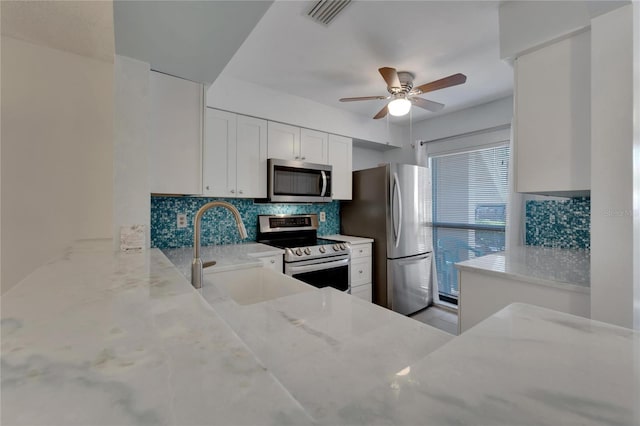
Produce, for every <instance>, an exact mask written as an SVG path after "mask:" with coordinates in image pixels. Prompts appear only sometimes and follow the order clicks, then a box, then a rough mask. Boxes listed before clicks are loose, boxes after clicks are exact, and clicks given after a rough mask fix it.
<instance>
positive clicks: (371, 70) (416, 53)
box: [223, 0, 513, 123]
mask: <svg viewBox="0 0 640 426" xmlns="http://www.w3.org/2000/svg"><path fill="white" fill-rule="evenodd" d="M313 4H315V2H313V1H276V2H275V3H273V5H272V6H271V8H269V10H268V11H267V12H266V13H265V15H264V16H263V17H262V19H261V20H260V22H259V23H258V24H257V25H256V27H255V28H254V30H253V31H252V33H251V34H250V35H249V37H248V38H247V39H246V41H245V42H244V44H243V45H242V46H241V48H240V49H239V50H238V51H237V52H236V54H235V55H234V56H233V58H232V59H231V61H230V62H229V63H228V64H227V66H226V68H225V69H224V71H223V74H227V73H228V74H229V75H232V76H234V77H236V78H238V79H241V80H245V81H249V82H252V83H256V84H259V85H263V86H266V87H269V88H271V89H275V90H279V91H282V92H286V93H289V94H292V95H296V96H300V97H303V98H307V99H311V100H314V101H317V102H320V103H322V104H326V105H330V106H333V107H336V108H341V109H344V110H346V111H350V112H354V113H359V114H363V115H366V116H368V117H373V116H374V115H375V114H376V112H378V111H379V110H380V109H381V108H382V107H383V106H384V105H385V101H364V102H350V103H341V102H338V99H339V98H342V97H352V96H370V95H386V94H387V92H386V84H385V82H384V80H383V79H382V77H381V76H380V75H379V73H378V68H380V67H383V66H388V67H393V68H396V69H397V70H398V71H410V72H412V73H414V74H415V76H416V77H415V81H414V84H415V85H420V84H423V83H427V82H430V81H433V80H437V79H440V78H442V77H446V76H448V75H451V74H455V73H458V72H460V73H463V74H466V75H467V82H466V84H464V85H461V86H457V87H451V88H447V89H443V90H440V91H436V92H432V93H429V94H425V95H423V97H425V98H427V99H430V100H433V101H436V102H441V103H444V104H445V105H446V106H445V108H444V109H443V110H442V111H440V112H438V113H432V112H428V111H425V110H422V109H420V108H416V107H414V108H413V111H412V114H413V121H414V122H415V121H420V120H423V119H427V118H431V117H434V116H436V115H439V114H446V113H448V112H452V111H454V110H458V109H462V108H466V107H470V106H473V105H478V104H481V103H485V102H489V101H492V100H495V99H498V98H502V97H505V96H508V95H510V94H511V93H512V87H513V71H512V69H511V67H510V66H509V65H508V64H506V63H505V62H503V61H502V60H500V57H499V37H498V35H499V28H498V6H499V3H498V2H497V1H468V2H463V1H390V0H387V1H355V2H352V3H351V4H350V5H349V6H347V7H346V8H345V9H344V10H343V12H342V13H341V14H340V15H339V16H338V17H337V18H336V19H335V20H334V21H333V22H332V23H331V24H330V25H329V26H328V27H325V26H323V25H321V24H318V23H316V22H314V21H312V20H311V18H309V17H307V16H306V13H307V11H308V10H309V8H310V7H312V5H313ZM392 120H393V121H396V122H399V123H402V122H406V121H407V120H408V116H407V117H404V118H392Z"/></svg>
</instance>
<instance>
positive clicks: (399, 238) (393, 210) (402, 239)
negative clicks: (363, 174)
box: [387, 164, 433, 259]
mask: <svg viewBox="0 0 640 426" xmlns="http://www.w3.org/2000/svg"><path fill="white" fill-rule="evenodd" d="M389 186H390V188H389V194H390V195H389V203H390V205H389V207H388V209H387V210H388V221H389V227H388V228H389V229H388V230H387V232H388V234H389V235H388V238H387V257H388V258H390V259H396V258H400V257H407V256H414V255H417V254H421V253H426V252H429V251H432V246H433V243H432V241H431V204H430V203H429V200H430V199H431V194H429V193H428V192H429V190H430V185H429V169H428V168H426V167H420V166H412V165H408V164H391V165H390V166H389Z"/></svg>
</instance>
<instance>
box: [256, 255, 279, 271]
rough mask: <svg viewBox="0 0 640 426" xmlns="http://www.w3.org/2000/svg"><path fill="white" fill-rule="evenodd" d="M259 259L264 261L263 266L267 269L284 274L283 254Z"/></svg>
mask: <svg viewBox="0 0 640 426" xmlns="http://www.w3.org/2000/svg"><path fill="white" fill-rule="evenodd" d="M259 259H260V260H261V261H262V265H263V266H264V267H265V268H269V269H273V270H274V271H277V272H282V271H283V270H284V263H283V260H282V255H281V254H276V255H274V256H264V257H260V258H259Z"/></svg>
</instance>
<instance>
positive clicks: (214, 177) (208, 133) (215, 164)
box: [202, 108, 237, 197]
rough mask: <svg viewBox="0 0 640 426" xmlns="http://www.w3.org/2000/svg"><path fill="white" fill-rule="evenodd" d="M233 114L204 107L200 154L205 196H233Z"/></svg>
mask: <svg viewBox="0 0 640 426" xmlns="http://www.w3.org/2000/svg"><path fill="white" fill-rule="evenodd" d="M236 122H237V116H236V114H232V113H229V112H225V111H219V110H217V109H211V108H207V122H206V126H205V142H204V149H203V154H202V162H203V163H202V168H203V171H204V179H203V182H204V191H203V193H204V194H205V195H209V196H212V197H235V196H236Z"/></svg>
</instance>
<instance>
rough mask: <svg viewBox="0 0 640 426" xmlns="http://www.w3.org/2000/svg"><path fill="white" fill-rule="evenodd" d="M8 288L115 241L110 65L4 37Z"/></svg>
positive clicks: (5, 273)
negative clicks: (70, 253)
mask: <svg viewBox="0 0 640 426" xmlns="http://www.w3.org/2000/svg"><path fill="white" fill-rule="evenodd" d="M1 47H2V159H1V160H2V166H1V170H2V190H1V195H2V214H1V217H2V224H1V226H2V242H1V246H2V249H1V250H2V292H5V291H6V290H8V289H9V288H11V287H12V286H14V285H15V284H16V283H17V282H18V281H19V280H20V279H22V278H24V277H25V276H26V275H27V274H28V273H30V272H31V271H33V270H34V269H36V268H37V267H38V266H40V265H41V264H42V263H44V262H45V261H47V259H49V258H50V257H51V256H53V255H55V254H57V253H59V251H60V250H61V249H63V248H64V247H65V246H66V245H68V244H69V243H70V242H71V241H73V240H76V239H83V238H98V237H99V238H104V237H107V238H108V237H110V236H111V220H112V216H113V201H112V200H113V120H112V117H113V85H112V83H113V64H112V63H109V62H102V61H99V60H95V59H90V58H87V57H83V56H78V55H75V54H71V53H66V52H63V51H59V50H55V49H50V48H47V47H42V46H38V45H34V44H30V43H26V42H23V41H19V40H16V39H13V38H10V37H6V36H2V46H1Z"/></svg>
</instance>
